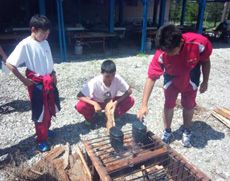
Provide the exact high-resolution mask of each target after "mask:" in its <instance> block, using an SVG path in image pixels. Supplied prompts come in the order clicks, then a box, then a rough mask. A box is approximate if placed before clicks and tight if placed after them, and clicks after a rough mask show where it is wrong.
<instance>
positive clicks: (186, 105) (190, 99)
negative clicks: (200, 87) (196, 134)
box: [181, 86, 197, 128]
mask: <svg viewBox="0 0 230 181" xmlns="http://www.w3.org/2000/svg"><path fill="white" fill-rule="evenodd" d="M196 94H197V90H193V89H192V87H191V86H189V88H188V89H187V91H186V92H183V93H181V105H182V106H183V121H184V127H185V128H191V126H192V118H193V113H194V107H195V106H196Z"/></svg>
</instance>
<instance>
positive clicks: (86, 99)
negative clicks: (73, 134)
mask: <svg viewBox="0 0 230 181" xmlns="http://www.w3.org/2000/svg"><path fill="white" fill-rule="evenodd" d="M131 94H132V90H131V87H130V86H129V85H128V84H127V82H126V81H125V80H124V79H123V78H122V77H121V76H120V75H119V74H117V73H116V65H115V63H114V62H113V61H112V60H106V61H104V62H103V63H102V65H101V75H98V76H96V77H94V78H93V79H91V80H90V81H89V82H88V83H86V84H85V85H83V88H82V90H81V91H80V92H79V93H78V99H79V102H78V103H77V104H76V106H75V108H76V110H77V111H78V112H79V113H80V114H82V115H83V116H84V117H85V119H86V123H92V122H95V120H93V116H94V114H95V113H98V112H100V111H102V110H103V109H104V108H105V106H106V104H107V103H108V102H109V101H110V100H113V107H112V109H115V116H122V115H124V114H125V113H126V112H127V111H128V110H129V109H130V108H131V107H132V106H133V105H134V99H133V98H132V97H131V96H130V95H131Z"/></svg>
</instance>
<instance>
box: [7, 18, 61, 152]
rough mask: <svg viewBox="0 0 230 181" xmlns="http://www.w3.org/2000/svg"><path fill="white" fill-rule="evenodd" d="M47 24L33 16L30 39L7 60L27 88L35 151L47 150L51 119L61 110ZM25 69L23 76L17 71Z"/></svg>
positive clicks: (20, 44) (46, 20) (42, 19)
mask: <svg viewBox="0 0 230 181" xmlns="http://www.w3.org/2000/svg"><path fill="white" fill-rule="evenodd" d="M50 27H51V24H50V21H49V20H48V19H47V17H45V16H42V15H41V16H40V15H35V16H33V17H32V18H31V19H30V28H31V36H29V37H27V38H25V39H23V40H22V41H21V42H19V44H18V45H17V46H16V48H15V49H14V51H13V52H12V53H11V54H10V56H9V57H8V59H7V60H6V65H7V67H8V68H9V69H10V70H11V71H12V72H13V73H14V75H15V76H16V77H17V78H18V79H19V80H20V81H21V82H22V83H23V84H24V85H25V86H27V87H28V92H29V97H30V101H31V109H32V120H33V121H34V122H35V129H36V135H37V143H38V149H39V150H40V151H42V152H44V151H48V150H49V145H48V143H47V141H48V135H49V136H51V135H53V134H54V133H52V132H51V131H49V127H50V125H51V117H52V116H55V113H56V112H57V111H59V110H60V101H59V94H58V90H57V87H56V83H57V79H56V74H55V71H54V67H53V58H52V54H51V50H50V46H49V43H48V41H47V40H46V39H47V38H48V35H49V33H50ZM21 64H25V66H26V68H27V69H26V76H23V75H22V74H21V73H20V72H19V71H18V69H17V67H18V66H20V65H21Z"/></svg>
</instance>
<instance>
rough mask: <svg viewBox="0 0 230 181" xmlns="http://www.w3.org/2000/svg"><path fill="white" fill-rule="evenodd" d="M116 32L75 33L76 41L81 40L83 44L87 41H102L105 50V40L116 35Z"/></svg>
mask: <svg viewBox="0 0 230 181" xmlns="http://www.w3.org/2000/svg"><path fill="white" fill-rule="evenodd" d="M115 36H116V34H115V33H106V32H79V33H76V34H74V35H73V37H72V38H73V39H74V40H75V41H80V42H81V43H82V44H85V43H92V44H94V43H101V44H102V47H103V51H105V42H106V39H107V38H111V37H115Z"/></svg>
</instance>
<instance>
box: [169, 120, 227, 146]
mask: <svg viewBox="0 0 230 181" xmlns="http://www.w3.org/2000/svg"><path fill="white" fill-rule="evenodd" d="M182 132H183V127H182V126H181V127H180V128H179V129H177V130H176V131H175V132H173V135H174V140H181V138H182ZM192 133H193V141H192V146H193V147H195V148H204V147H205V146H206V145H207V144H208V141H209V140H221V139H224V137H225V134H224V133H223V132H220V131H216V130H215V129H213V128H212V127H211V126H210V125H208V124H207V123H205V122H203V121H199V120H198V121H195V122H194V123H193V127H192Z"/></svg>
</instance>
